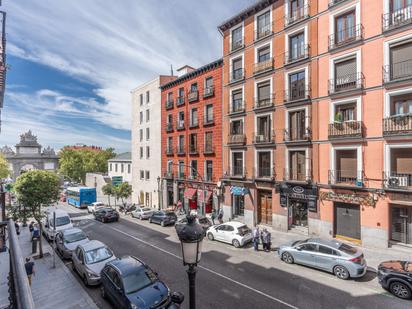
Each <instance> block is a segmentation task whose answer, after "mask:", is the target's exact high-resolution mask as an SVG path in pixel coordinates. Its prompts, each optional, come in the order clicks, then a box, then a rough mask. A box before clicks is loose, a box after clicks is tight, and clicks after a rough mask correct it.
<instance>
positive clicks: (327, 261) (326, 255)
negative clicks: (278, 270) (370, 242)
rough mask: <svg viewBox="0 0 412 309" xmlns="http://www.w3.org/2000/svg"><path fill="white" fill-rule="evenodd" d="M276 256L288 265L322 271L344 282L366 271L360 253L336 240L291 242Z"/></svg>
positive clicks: (360, 275) (364, 261)
mask: <svg viewBox="0 0 412 309" xmlns="http://www.w3.org/2000/svg"><path fill="white" fill-rule="evenodd" d="M278 254H279V256H280V258H281V259H282V261H284V262H286V263H288V264H292V263H296V264H302V265H306V266H310V267H314V268H318V269H322V270H325V271H328V272H331V273H333V274H335V276H336V277H338V278H339V279H344V280H346V279H349V278H358V277H362V276H363V275H364V274H365V273H366V270H367V265H366V260H365V259H364V257H363V253H362V251H361V250H359V249H357V248H355V247H353V246H350V245H348V244H345V243H343V242H340V241H338V240H323V239H319V238H312V239H306V240H300V241H293V242H290V243H287V244H285V245H282V246H280V247H279V250H278Z"/></svg>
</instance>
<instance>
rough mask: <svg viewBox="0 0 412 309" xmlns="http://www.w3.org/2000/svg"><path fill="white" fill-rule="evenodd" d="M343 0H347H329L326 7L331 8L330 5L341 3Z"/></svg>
mask: <svg viewBox="0 0 412 309" xmlns="http://www.w3.org/2000/svg"><path fill="white" fill-rule="evenodd" d="M345 1H347V0H330V1H329V3H328V7H329V8H331V7H333V6H335V5H338V4H340V3H343V2H345Z"/></svg>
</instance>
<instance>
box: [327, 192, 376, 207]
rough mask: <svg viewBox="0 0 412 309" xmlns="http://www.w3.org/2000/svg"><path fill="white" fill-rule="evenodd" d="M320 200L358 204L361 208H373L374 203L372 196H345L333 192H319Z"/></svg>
mask: <svg viewBox="0 0 412 309" xmlns="http://www.w3.org/2000/svg"><path fill="white" fill-rule="evenodd" d="M319 198H320V200H326V201H332V202H342V203H349V204H359V205H362V206H373V207H374V206H375V204H376V201H375V199H374V198H373V196H370V195H356V194H345V193H335V192H320V193H319Z"/></svg>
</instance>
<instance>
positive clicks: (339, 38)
mask: <svg viewBox="0 0 412 309" xmlns="http://www.w3.org/2000/svg"><path fill="white" fill-rule="evenodd" d="M363 33H364V29H363V26H362V24H358V25H356V26H354V27H350V28H346V29H343V30H341V31H337V32H335V33H333V34H331V35H329V51H332V50H334V49H338V48H341V47H347V46H349V45H350V44H353V43H356V42H359V41H362V40H363Z"/></svg>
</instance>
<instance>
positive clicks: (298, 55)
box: [285, 44, 310, 65]
mask: <svg viewBox="0 0 412 309" xmlns="http://www.w3.org/2000/svg"><path fill="white" fill-rule="evenodd" d="M309 52H310V46H309V44H305V45H303V46H299V47H298V48H296V49H291V50H289V51H287V52H286V53H285V65H288V64H292V63H295V62H298V61H301V60H305V59H307V58H309Z"/></svg>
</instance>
